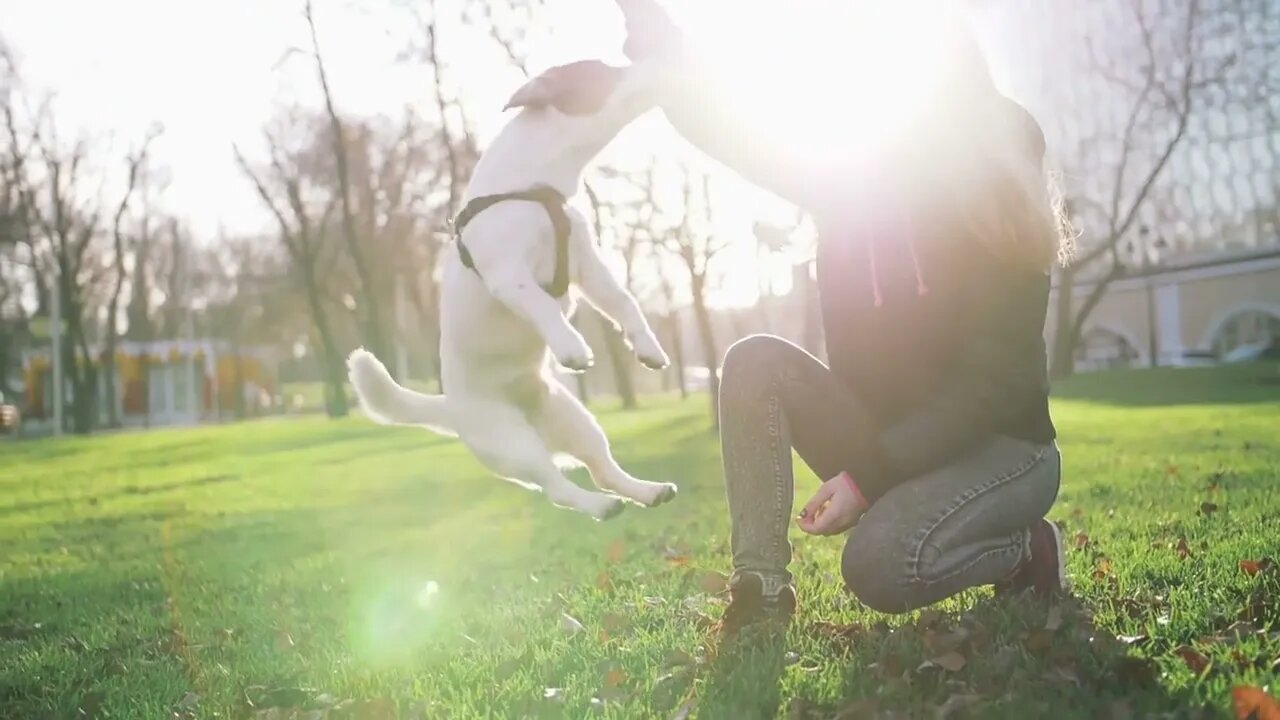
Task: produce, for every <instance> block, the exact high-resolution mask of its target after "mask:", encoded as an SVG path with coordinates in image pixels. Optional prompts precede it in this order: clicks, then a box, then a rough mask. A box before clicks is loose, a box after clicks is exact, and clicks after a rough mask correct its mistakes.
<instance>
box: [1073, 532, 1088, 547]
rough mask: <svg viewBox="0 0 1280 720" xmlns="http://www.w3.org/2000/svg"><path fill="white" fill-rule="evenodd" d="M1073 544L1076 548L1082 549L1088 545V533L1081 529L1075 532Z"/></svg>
mask: <svg viewBox="0 0 1280 720" xmlns="http://www.w3.org/2000/svg"><path fill="white" fill-rule="evenodd" d="M1075 546H1076V549H1077V550H1083V549H1085V548H1087V547H1089V535H1088V533H1085V532H1083V531H1081V532H1078V533H1076V540H1075Z"/></svg>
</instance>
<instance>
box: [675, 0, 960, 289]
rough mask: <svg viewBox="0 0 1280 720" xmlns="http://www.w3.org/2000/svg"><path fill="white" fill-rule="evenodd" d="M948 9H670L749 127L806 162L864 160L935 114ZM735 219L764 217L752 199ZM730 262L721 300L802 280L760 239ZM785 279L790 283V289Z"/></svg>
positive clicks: (789, 4) (776, 5) (868, 0)
mask: <svg viewBox="0 0 1280 720" xmlns="http://www.w3.org/2000/svg"><path fill="white" fill-rule="evenodd" d="M941 5H942V3H939V2H937V1H936V0H935V1H934V2H931V3H929V6H928V9H927V10H925V9H922V7H921V3H920V2H919V0H861V1H859V0H711V1H709V2H699V3H680V4H676V3H667V7H669V8H671V10H672V11H673V12H675V13H677V20H678V21H679V22H681V24H682V25H685V26H686V28H687V30H688V32H689V35H690V37H691V39H692V40H693V41H694V42H695V43H696V45H697V46H698V47H699V50H700V54H703V56H704V57H706V58H708V59H709V60H711V62H712V63H713V65H714V67H715V69H716V71H717V75H719V76H720V80H721V81H722V82H723V83H724V84H725V86H726V88H727V89H728V93H727V95H728V96H729V97H731V98H732V100H733V103H734V108H735V110H737V111H738V112H739V113H740V114H741V116H742V117H743V122H744V123H745V124H746V125H747V127H751V128H755V129H758V130H759V131H761V132H762V133H763V134H764V135H765V137H778V138H784V139H785V140H784V142H785V147H787V148H789V149H793V150H794V151H795V152H796V154H797V155H800V156H807V157H815V156H821V155H823V154H835V153H839V154H841V155H842V156H844V157H850V158H857V157H859V156H860V155H864V154H867V153H870V152H872V151H874V150H875V149H876V148H877V147H878V146H880V145H881V144H883V143H885V142H887V141H889V140H891V139H892V137H893V134H894V133H895V132H896V131H897V130H898V129H899V128H901V127H903V126H904V125H905V124H906V121H907V120H908V119H909V118H910V117H911V116H913V115H914V114H916V113H920V112H924V111H926V110H927V107H928V104H929V100H930V96H931V95H932V94H933V92H934V90H935V83H936V82H938V78H939V77H940V76H941V75H942V73H941V72H939V70H940V65H939V63H940V62H941V57H942V53H941V52H940V50H941V48H942V47H943V46H944V42H945V41H946V34H945V33H946V32H947V29H948V27H949V24H948V22H949V20H950V19H951V18H953V17H954V16H952V15H948V14H944V13H943V12H941V11H939V7H940V6H941ZM734 205H735V206H736V207H733V208H731V210H732V212H733V213H734V214H741V215H743V216H746V217H750V216H753V215H757V214H758V198H756V197H750V196H743V197H742V198H740V199H739V201H738V202H735V203H734ZM742 245H743V246H744V247H739V248H734V249H733V250H735V251H733V252H729V253H728V256H727V257H724V258H723V259H722V263H723V264H722V269H723V270H724V274H725V277H726V280H727V282H726V284H725V287H723V288H721V289H720V292H718V293H716V294H717V296H718V297H717V300H718V302H717V303H716V304H721V305H730V306H744V305H750V304H752V303H754V302H755V299H756V296H757V291H758V289H759V287H760V280H761V276H762V275H764V276H772V277H775V278H777V277H786V276H789V275H790V269H789V267H787V266H785V264H786V261H785V260H779V259H773V260H771V261H766V263H770V262H771V263H772V264H775V265H779V264H780V265H784V266H781V267H766V266H765V265H762V264H761V258H760V257H759V256H758V255H757V253H756V251H755V248H754V244H753V243H743V244H742ZM788 284H789V283H786V282H785V280H784V282H783V285H784V286H785V285H788Z"/></svg>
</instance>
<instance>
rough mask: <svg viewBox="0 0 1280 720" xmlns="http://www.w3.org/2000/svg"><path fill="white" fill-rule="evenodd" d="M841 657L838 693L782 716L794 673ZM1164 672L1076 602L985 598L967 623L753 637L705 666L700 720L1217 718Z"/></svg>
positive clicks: (795, 704) (816, 626)
mask: <svg viewBox="0 0 1280 720" xmlns="http://www.w3.org/2000/svg"><path fill="white" fill-rule="evenodd" d="M797 630H798V631H799V632H797ZM797 650H800V651H799V652H797ZM833 657H834V658H837V659H838V660H839V663H838V664H840V665H843V667H844V671H843V674H842V676H841V677H840V678H839V688H838V690H836V691H835V692H834V693H833V697H820V698H814V697H805V696H804V695H803V694H801V695H797V696H794V697H792V698H791V699H790V700H789V702H788V703H787V707H786V708H783V707H782V702H783V697H784V695H786V694H788V693H787V692H786V690H785V686H786V685H788V684H790V683H791V682H792V680H793V679H794V676H795V674H797V673H800V674H803V673H808V672H820V671H821V668H822V667H823V666H827V665H829V664H830V662H831V659H832V658H833ZM1161 674H1162V673H1161V670H1160V668H1159V666H1158V665H1157V663H1156V662H1155V661H1154V660H1152V659H1150V658H1147V657H1141V656H1139V655H1138V654H1135V652H1134V648H1133V647H1131V646H1130V645H1127V644H1125V643H1124V642H1122V641H1120V640H1118V639H1117V638H1115V637H1113V636H1112V635H1110V634H1108V633H1106V632H1104V631H1100V630H1099V629H1098V628H1096V627H1095V626H1094V625H1093V622H1092V619H1091V617H1090V616H1089V614H1088V613H1087V612H1085V611H1084V610H1082V609H1081V607H1080V606H1079V605H1078V604H1077V603H1076V602H1075V601H1066V602H1064V603H1062V604H1060V605H1059V606H1058V608H1057V610H1053V611H1046V610H1045V609H1044V608H1042V607H1036V606H1035V605H1034V604H1032V603H1026V602H1020V603H1018V604H1017V605H1014V604H1011V602H1010V601H1001V600H994V599H986V600H983V601H981V602H979V603H978V605H977V606H975V607H974V608H973V609H971V610H969V611H968V612H965V613H964V614H963V615H960V616H958V617H957V616H947V615H942V614H940V613H937V612H933V611H928V610H926V611H924V612H923V613H921V614H920V616H919V619H918V620H916V621H915V622H909V623H907V624H904V625H900V626H897V627H891V626H889V625H888V624H886V623H883V622H881V623H877V624H875V625H833V624H829V623H823V622H805V623H795V624H793V627H792V631H791V635H790V637H786V636H785V634H784V633H782V632H778V631H773V632H767V631H764V632H758V633H757V634H755V635H753V636H749V637H748V636H744V637H743V638H741V639H738V640H735V641H734V642H732V643H731V645H730V646H729V648H728V649H727V650H726V651H722V652H721V653H719V656H718V657H717V658H716V660H714V661H713V663H712V665H711V666H710V667H709V668H708V670H707V676H706V677H707V680H706V686H705V689H704V690H703V692H702V693H700V697H699V699H698V717H710V718H721V717H723V718H773V717H782V716H785V717H788V718H793V719H795V720H819V719H822V720H831V719H832V718H838V719H842V720H852V719H854V718H915V717H939V718H1028V717H1054V718H1116V719H1117V720H1124V719H1126V718H1146V717H1177V718H1201V717H1203V718H1209V717H1216V716H1217V713H1216V712H1215V711H1214V710H1213V708H1211V707H1206V706H1197V705H1196V701H1195V699H1194V698H1193V695H1192V692H1191V689H1190V688H1169V687H1165V686H1164V685H1163V684H1162V683H1161V681H1160V678H1161ZM789 678H790V679H789Z"/></svg>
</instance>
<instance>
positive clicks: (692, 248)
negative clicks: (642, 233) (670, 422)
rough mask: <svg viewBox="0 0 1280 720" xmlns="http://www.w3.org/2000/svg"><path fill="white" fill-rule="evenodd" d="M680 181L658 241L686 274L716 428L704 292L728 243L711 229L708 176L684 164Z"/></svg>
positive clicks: (716, 387)
mask: <svg viewBox="0 0 1280 720" xmlns="http://www.w3.org/2000/svg"><path fill="white" fill-rule="evenodd" d="M682 180H683V207H682V214H681V218H680V222H679V223H678V224H677V225H676V226H675V227H673V228H671V229H670V230H668V231H665V232H663V233H662V234H661V236H660V237H659V244H660V246H661V247H662V248H663V250H664V251H665V252H666V253H667V254H668V255H669V256H671V257H673V258H675V259H677V260H679V262H680V263H681V264H683V265H684V268H685V270H686V271H687V272H688V274H689V293H690V297H691V300H692V304H693V318H694V322H695V323H696V324H697V327H698V337H699V339H700V340H701V342H702V356H703V360H704V362H706V364H707V382H708V390H709V391H710V394H711V421H712V425H713V427H714V428H715V429H717V430H719V428H720V349H719V347H718V345H717V343H716V336H715V327H714V325H713V324H712V322H711V311H710V310H709V309H708V307H707V291H708V290H709V289H710V278H711V275H710V268H711V265H712V263H713V262H714V260H715V258H716V256H717V255H719V254H720V252H721V251H723V250H724V249H725V248H726V247H728V242H727V241H726V240H725V239H724V238H722V237H720V236H718V235H717V234H716V232H715V212H714V206H713V202H712V200H711V178H710V175H708V174H706V173H705V172H704V173H702V174H701V178H700V180H699V179H698V178H696V177H695V173H694V172H693V171H692V170H690V169H689V168H687V167H686V168H684V169H683V178H682ZM699 194H700V195H701V197H699ZM651 200H652V197H651Z"/></svg>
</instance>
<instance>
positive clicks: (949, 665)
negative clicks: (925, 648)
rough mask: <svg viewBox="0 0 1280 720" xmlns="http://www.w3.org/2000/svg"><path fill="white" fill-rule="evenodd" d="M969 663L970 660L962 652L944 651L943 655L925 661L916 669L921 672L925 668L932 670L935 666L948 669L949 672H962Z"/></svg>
mask: <svg viewBox="0 0 1280 720" xmlns="http://www.w3.org/2000/svg"><path fill="white" fill-rule="evenodd" d="M968 663H969V661H968V660H967V659H965V656H963V655H961V654H960V653H958V652H949V653H943V654H942V655H939V656H938V657H936V658H933V659H932V660H926V661H924V662H923V663H921V664H920V667H918V668H916V671H917V672H920V671H923V670H932V669H934V668H942V669H943V670H946V671H948V672H960V671H961V670H963V669H964V666H965V665H967V664H968Z"/></svg>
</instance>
